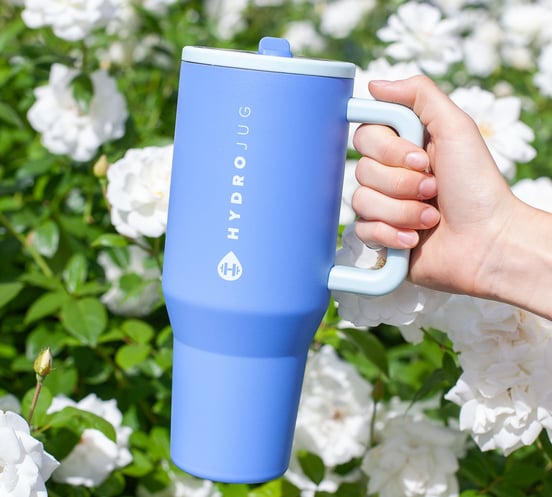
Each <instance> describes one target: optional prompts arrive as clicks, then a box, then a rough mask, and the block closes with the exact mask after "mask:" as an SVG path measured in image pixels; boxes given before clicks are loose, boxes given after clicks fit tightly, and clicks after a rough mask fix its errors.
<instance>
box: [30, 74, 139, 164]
mask: <svg viewBox="0 0 552 497" xmlns="http://www.w3.org/2000/svg"><path fill="white" fill-rule="evenodd" d="M77 75H78V71H77V70H76V69H70V68H68V67H66V66H64V65H62V64H53V65H52V67H51V69H50V78H49V81H48V84H47V85H45V86H41V87H39V88H36V89H35V91H34V94H35V97H36V102H35V103H34V104H33V105H32V106H31V108H30V109H29V111H28V113H27V119H28V120H29V123H30V124H31V126H32V127H33V128H34V129H35V130H36V131H38V132H39V133H42V144H43V145H44V146H45V147H46V148H47V149H48V150H49V151H50V152H52V153H54V154H67V155H69V156H70V157H71V158H72V159H74V160H76V161H81V162H84V161H88V160H90V159H92V158H93V157H94V154H95V153H96V152H97V150H98V148H99V147H100V145H102V144H103V143H105V142H107V141H109V140H113V139H117V138H120V137H121V136H123V134H124V132H125V121H126V119H127V117H128V112H127V108H126V103H125V100H124V98H123V96H122V95H121V94H120V93H119V92H118V91H117V87H116V84H115V80H114V79H113V78H111V77H110V76H108V74H107V73H106V72H105V71H101V70H100V71H96V72H94V73H92V75H91V76H90V79H91V80H92V85H93V91H94V94H93V97H92V100H91V101H90V105H89V108H88V109H87V110H84V109H82V108H81V107H80V106H79V104H78V103H77V101H76V100H75V98H74V97H73V90H72V88H71V81H72V80H73V79H74V78H75V77H76V76H77Z"/></svg>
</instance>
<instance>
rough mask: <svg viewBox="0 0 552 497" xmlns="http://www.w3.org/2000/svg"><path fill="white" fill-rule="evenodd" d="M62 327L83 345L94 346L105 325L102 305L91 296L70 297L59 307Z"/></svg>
mask: <svg viewBox="0 0 552 497" xmlns="http://www.w3.org/2000/svg"><path fill="white" fill-rule="evenodd" d="M61 323H62V324H63V327H64V328H65V329H66V330H67V331H68V332H69V333H70V334H71V335H73V336H74V337H76V338H78V339H79V340H80V341H81V342H82V343H83V344H84V345H89V346H92V347H93V346H95V345H96V344H97V343H98V338H99V337H100V335H101V334H102V333H103V332H104V330H105V328H106V326H107V312H106V310H105V307H104V305H103V304H102V303H101V302H100V301H99V300H98V299H95V298H93V297H85V298H83V299H80V300H75V299H71V300H68V301H66V302H64V304H63V306H62V308H61Z"/></svg>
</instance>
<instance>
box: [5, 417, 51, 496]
mask: <svg viewBox="0 0 552 497" xmlns="http://www.w3.org/2000/svg"><path fill="white" fill-rule="evenodd" d="M0 447H2V450H1V451H0V495H2V497H20V496H25V497H47V495H48V493H47V491H46V486H45V483H44V482H45V481H46V480H47V479H48V478H49V477H50V475H51V474H52V472H53V471H54V470H55V469H56V467H57V466H58V465H59V463H58V462H57V461H56V460H55V459H54V458H53V457H52V456H51V455H50V454H48V453H47V452H45V451H44V447H43V445H42V443H40V442H39V441H38V440H36V439H34V438H33V437H32V436H31V435H30V430H29V425H28V424H27V422H26V421H25V420H24V419H23V418H22V417H21V416H19V415H18V414H15V413H14V412H10V411H7V412H4V411H1V410H0Z"/></svg>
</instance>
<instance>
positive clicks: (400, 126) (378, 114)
mask: <svg viewBox="0 0 552 497" xmlns="http://www.w3.org/2000/svg"><path fill="white" fill-rule="evenodd" d="M347 120H348V121H349V122H357V123H366V124H383V125H386V126H390V127H392V128H393V129H394V130H395V131H396V132H397V133H398V134H399V135H400V136H401V137H402V138H405V139H406V140H409V141H411V142H412V143H415V144H416V145H418V146H420V147H421V146H422V145H423V136H424V128H423V126H422V123H421V122H420V120H419V119H418V117H417V116H416V114H414V112H413V111H412V110H410V109H409V108H408V107H405V106H403V105H399V104H393V103H389V102H381V101H378V100H366V99H360V98H351V99H350V100H349V103H348V105H347ZM409 258H410V250H395V249H388V250H387V260H386V263H385V265H384V266H383V267H382V268H380V269H362V268H357V267H352V266H334V267H332V269H331V270H330V275H329V278H328V288H329V289H330V290H334V291H340V292H352V293H357V294H360V295H370V296H376V295H385V294H387V293H390V292H392V291H393V290H395V289H396V288H397V287H398V286H399V285H400V284H401V283H402V282H403V280H404V279H405V278H406V276H407V274H408V262H409Z"/></svg>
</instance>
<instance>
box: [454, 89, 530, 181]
mask: <svg viewBox="0 0 552 497" xmlns="http://www.w3.org/2000/svg"><path fill="white" fill-rule="evenodd" d="M450 98H451V99H452V100H453V101H454V102H455V103H456V105H458V106H459V107H460V108H461V109H463V110H464V111H465V112H466V113H467V114H469V115H470V116H471V118H472V119H473V120H474V121H475V123H476V124H477V126H478V127H479V131H480V132H481V135H482V136H483V138H484V139H485V143H486V144H487V146H488V147H489V150H490V152H491V154H492V156H493V158H494V160H495V161H496V163H497V165H498V167H499V169H500V171H501V172H502V174H503V175H504V176H506V177H507V178H512V177H513V175H514V174H515V164H516V162H529V161H530V160H532V159H533V158H534V157H535V155H536V151H535V149H534V148H533V147H532V146H531V145H529V142H531V141H533V140H534V138H535V135H534V133H533V130H532V129H531V128H530V127H529V126H527V125H526V124H525V123H522V122H521V121H520V120H519V115H520V111H521V100H520V99H519V98H517V97H513V96H512V97H502V98H496V97H495V95H494V94H493V93H491V92H489V91H486V90H483V89H481V88H479V87H476V86H474V87H472V88H457V89H456V90H454V91H453V92H452V93H451V94H450Z"/></svg>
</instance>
